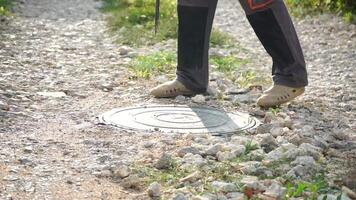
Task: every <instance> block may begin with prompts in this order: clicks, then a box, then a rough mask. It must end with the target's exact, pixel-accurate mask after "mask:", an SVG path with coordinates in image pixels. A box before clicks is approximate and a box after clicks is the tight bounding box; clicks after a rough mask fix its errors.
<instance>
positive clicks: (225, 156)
mask: <svg viewBox="0 0 356 200" xmlns="http://www.w3.org/2000/svg"><path fill="white" fill-rule="evenodd" d="M216 158H217V159H218V161H220V162H222V161H226V160H231V159H234V158H236V155H235V154H234V153H232V152H229V151H219V152H218V153H217V154H216Z"/></svg>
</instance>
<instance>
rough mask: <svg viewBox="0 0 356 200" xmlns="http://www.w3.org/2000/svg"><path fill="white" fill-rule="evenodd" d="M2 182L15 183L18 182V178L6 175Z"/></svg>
mask: <svg viewBox="0 0 356 200" xmlns="http://www.w3.org/2000/svg"><path fill="white" fill-rule="evenodd" d="M2 180H3V181H17V180H19V178H18V177H17V176H15V175H8V176H5V177H4V178H3V179H2Z"/></svg>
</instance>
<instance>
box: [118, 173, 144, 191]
mask: <svg viewBox="0 0 356 200" xmlns="http://www.w3.org/2000/svg"><path fill="white" fill-rule="evenodd" d="M141 182H142V180H141V179H140V178H139V177H138V176H137V175H131V176H129V177H127V178H124V179H122V181H121V183H120V185H121V186H122V187H123V188H125V189H129V188H134V189H137V188H139V186H140V184H141Z"/></svg>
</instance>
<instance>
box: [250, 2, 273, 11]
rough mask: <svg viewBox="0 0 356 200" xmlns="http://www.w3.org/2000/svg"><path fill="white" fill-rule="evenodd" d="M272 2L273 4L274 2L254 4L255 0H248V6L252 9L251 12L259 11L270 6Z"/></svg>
mask: <svg viewBox="0 0 356 200" xmlns="http://www.w3.org/2000/svg"><path fill="white" fill-rule="evenodd" d="M272 2H273V0H268V1H266V2H264V3H260V4H254V3H253V0H248V6H249V7H250V9H251V10H257V9H262V8H265V7H266V6H267V5H268V4H270V3H272Z"/></svg>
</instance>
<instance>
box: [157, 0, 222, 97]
mask: <svg viewBox="0 0 356 200" xmlns="http://www.w3.org/2000/svg"><path fill="white" fill-rule="evenodd" d="M216 5H217V0H178V6H177V11H178V52H177V53H178V56H177V72H176V74H177V79H176V80H174V81H170V82H167V83H164V84H162V85H159V86H158V87H156V88H154V89H153V90H152V91H151V94H153V95H154V96H156V97H174V96H177V95H181V94H183V95H185V94H186V95H191V94H198V93H204V92H205V91H206V89H207V87H208V83H209V63H208V60H209V39H210V33H211V29H212V24H213V19H214V15H215V10H216Z"/></svg>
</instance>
